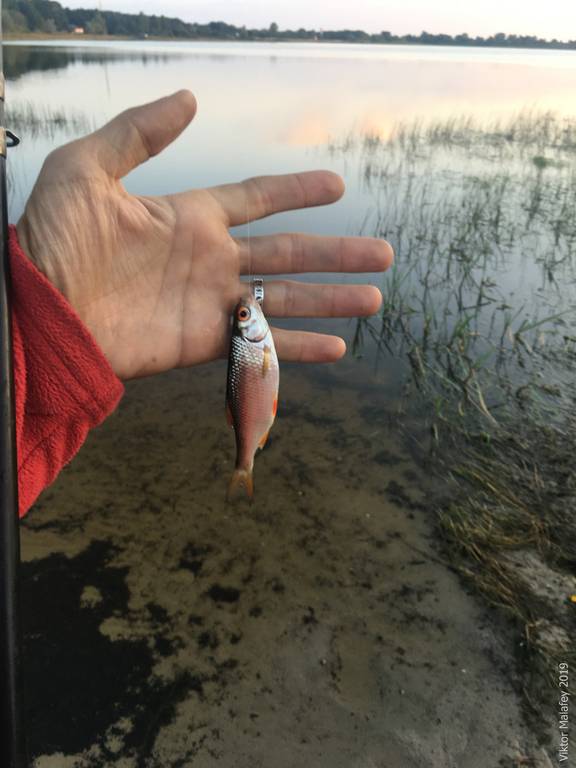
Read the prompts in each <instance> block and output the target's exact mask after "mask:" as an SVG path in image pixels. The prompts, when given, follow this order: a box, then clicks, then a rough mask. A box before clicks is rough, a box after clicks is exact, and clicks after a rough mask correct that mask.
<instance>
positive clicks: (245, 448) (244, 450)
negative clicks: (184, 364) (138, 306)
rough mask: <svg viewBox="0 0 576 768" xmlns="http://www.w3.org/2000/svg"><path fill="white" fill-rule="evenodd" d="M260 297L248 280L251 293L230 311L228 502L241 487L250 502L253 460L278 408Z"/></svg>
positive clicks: (257, 285)
mask: <svg viewBox="0 0 576 768" xmlns="http://www.w3.org/2000/svg"><path fill="white" fill-rule="evenodd" d="M263 298H264V289H263V286H262V281H261V280H257V281H254V294H253V295H246V296H244V297H242V298H241V299H240V301H239V302H238V304H237V305H236V308H235V310H234V317H233V323H232V338H231V340H230V354H229V356H228V379H227V386H226V414H227V418H228V423H229V424H230V425H231V426H232V427H234V434H235V437H236V468H235V470H234V473H233V475H232V478H231V480H230V484H229V486H228V494H227V499H228V500H231V499H233V498H235V497H236V495H237V493H238V492H239V490H240V489H241V488H244V492H245V493H246V495H247V496H248V498H249V499H250V500H251V499H252V497H253V495H254V483H253V479H252V469H253V466H254V456H255V454H256V451H257V450H258V449H259V448H260V449H261V448H264V445H265V444H266V440H267V439H268V434H269V432H270V429H271V427H272V424H273V423H274V419H275V417H276V410H277V408H278V383H279V380H280V371H279V367H278V357H277V356H276V348H275V347H274V339H273V338H272V332H271V331H270V328H269V326H268V322H267V321H266V318H265V317H264V312H263V311H262V306H261V302H262V300H263Z"/></svg>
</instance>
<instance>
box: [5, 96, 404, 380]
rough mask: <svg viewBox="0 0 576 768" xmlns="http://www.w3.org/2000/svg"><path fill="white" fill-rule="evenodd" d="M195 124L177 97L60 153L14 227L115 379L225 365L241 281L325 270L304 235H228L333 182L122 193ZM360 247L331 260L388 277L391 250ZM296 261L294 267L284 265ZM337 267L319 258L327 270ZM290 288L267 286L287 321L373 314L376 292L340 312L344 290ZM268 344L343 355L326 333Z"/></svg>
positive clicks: (317, 242)
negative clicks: (131, 173) (248, 238)
mask: <svg viewBox="0 0 576 768" xmlns="http://www.w3.org/2000/svg"><path fill="white" fill-rule="evenodd" d="M160 110H162V114H160V113H159V112H160ZM170 110H172V112H173V115H172V117H173V120H172V125H173V126H174V125H175V127H172V128H171V129H170V130H168V131H167V130H166V129H165V128H159V127H158V126H159V125H160V126H162V125H166V124H170V123H167V121H166V120H165V116H166V111H170ZM193 114H194V103H193V101H191V96H190V94H188V93H187V92H180V93H178V94H175V96H173V97H168V98H167V99H162V100H160V101H159V102H154V103H153V104H150V105H146V106H144V107H141V108H139V109H136V110H129V111H128V112H126V113H123V114H122V115H120V116H119V117H117V118H116V119H115V120H114V121H112V122H111V123H110V124H108V126H105V127H104V128H103V129H101V130H100V131H97V132H96V133H95V134H92V135H91V136H89V137H87V138H85V139H81V140H79V141H77V142H73V143H72V144H70V145H67V146H65V147H62V148H61V149H58V150H56V151H55V152H53V153H52V154H51V155H50V156H49V158H48V159H47V161H46V163H45V165H44V167H43V169H42V172H41V174H40V177H39V179H38V182H37V184H36V186H35V188H34V191H33V193H32V195H31V198H30V200H29V202H28V205H27V207H26V211H25V213H24V215H23V217H22V219H21V220H20V222H19V223H18V232H19V236H20V241H21V243H22V245H23V247H24V249H25V250H26V251H27V252H28V255H29V256H30V257H31V258H32V260H33V261H34V262H35V263H36V265H37V266H38V267H39V268H40V269H41V270H42V271H43V272H44V273H45V274H46V275H47V277H48V278H49V279H50V280H51V281H52V282H53V284H54V285H55V286H56V287H57V288H58V289H59V290H60V291H61V292H62V293H63V294H64V295H65V296H66V298H67V299H68V300H69V302H70V303H71V304H72V306H73V307H74V308H75V310H76V312H77V313H78V315H79V316H80V318H81V319H82V320H83V321H84V323H85V324H86V326H87V327H88V329H89V330H90V331H91V332H92V334H93V336H94V338H95V339H96V341H97V342H98V344H99V345H100V347H101V348H102V350H103V352H104V354H105V355H106V356H107V358H108V360H109V362H110V363H111V365H112V367H113V369H114V370H115V372H116V374H117V375H118V376H120V377H121V378H126V379H127V378H132V377H134V376H141V375H146V374H150V373H155V372H158V371H163V370H168V369H171V368H174V367H177V366H188V365H193V364H196V363H202V362H207V361H209V360H212V359H215V358H217V357H220V356H222V355H223V354H224V353H225V350H226V346H227V338H228V329H229V317H230V313H231V311H232V309H233V306H234V304H235V303H236V301H237V299H238V297H239V296H240V294H241V291H242V288H241V285H240V274H241V273H242V271H245V272H246V271H252V267H254V270H257V271H258V272H260V273H266V272H270V271H272V272H290V271H304V269H302V267H303V266H304V267H305V264H304V262H305V261H306V258H308V261H309V262H310V265H311V266H312V267H313V268H314V271H321V270H322V268H323V267H322V264H320V263H319V262H320V261H322V254H323V253H325V252H326V250H327V249H329V246H330V243H329V242H328V241H329V240H330V239H329V238H307V237H306V236H290V237H287V236H277V237H276V238H256V239H255V240H256V241H257V242H256V244H254V243H244V242H242V241H240V240H235V239H234V238H233V237H232V236H231V235H230V233H229V227H230V226H232V225H234V224H238V223H242V222H243V221H247V220H251V219H252V218H258V217H260V216H262V215H268V214H269V213H274V212H276V211H280V210H286V209H289V208H291V207H303V205H315V204H322V203H324V202H331V201H333V200H334V199H337V198H338V197H339V196H340V194H341V189H340V183H339V182H338V180H337V178H336V177H334V176H333V174H327V173H322V172H316V173H309V174H299V175H291V176H288V177H267V178H264V179H252V180H249V181H246V182H243V183H242V184H235V185H227V186H222V187H215V188H213V189H211V190H194V191H190V192H186V193H181V194H177V195H168V196H164V197H145V196H132V195H130V194H128V193H127V192H126V190H125V189H124V187H123V186H122V184H121V182H120V180H119V179H120V177H121V176H123V175H125V173H126V172H127V171H128V170H130V169H131V168H132V167H134V166H135V165H136V164H138V163H139V162H142V161H144V160H145V159H147V158H148V157H150V156H151V155H153V154H156V153H157V152H159V151H161V149H162V148H163V147H164V146H165V145H166V144H168V143H170V141H172V140H173V139H174V138H175V135H178V134H179V133H180V132H181V130H183V128H184V127H185V125H187V124H188V122H189V121H190V120H191V119H192V116H193ZM335 179H336V181H335ZM358 240H360V239H359V238H350V239H349V240H348V244H346V243H345V242H344V244H343V243H342V242H341V241H340V240H339V252H338V264H339V265H340V266H341V267H342V266H344V267H345V266H346V265H347V264H348V263H349V262H350V263H351V261H354V263H353V264H352V267H353V270H354V271H360V270H361V269H362V268H364V266H367V267H368V268H371V269H372V270H374V271H375V270H376V269H385V268H386V266H387V265H388V264H389V262H390V260H391V253H390V249H389V248H388V246H387V245H386V244H385V243H384V244H383V243H381V242H378V241H369V240H368V239H362V240H363V241H364V244H366V243H369V244H371V245H370V246H369V247H367V248H365V249H364V250H365V255H364V257H363V258H362V259H359V258H358V253H357V252H358V251H359V247H358V246H359V243H358V242H357V241H358ZM296 251H297V253H298V269H294V268H292V269H291V268H290V267H291V266H292V267H294V264H295V259H294V255H295V252H296ZM333 266H334V259H333V258H332V259H330V258H329V259H328V260H327V262H326V266H325V267H324V268H325V269H327V270H331V267H333ZM248 267H249V268H250V269H248ZM331 271H334V270H331ZM295 285H297V284H290V283H288V282H286V283H281V282H277V283H275V284H270V298H269V299H268V290H267V304H268V307H267V310H268V311H270V310H271V311H272V313H273V314H278V315H286V314H292V315H295V316H298V315H302V314H312V315H314V314H321V315H325V314H331V315H337V314H369V313H370V312H372V311H375V309H376V308H377V305H378V303H379V299H378V298H377V297H376V296H375V295H374V292H375V289H370V288H364V289H363V288H362V287H360V286H358V287H355V288H353V289H351V290H350V289H349V290H348V294H349V296H348V300H347V302H345V303H346V306H345V307H344V304H342V301H343V300H344V294H343V293H342V295H341V296H340V298H338V297H339V294H340V293H341V292H339V290H338V289H336V290H335V289H331V290H330V289H328V291H327V287H326V286H318V287H317V291H318V292H317V294H310V291H309V290H308V293H306V292H305V293H303V294H302V295H301V297H300V299H298V294H297V293H296V292H295V290H294V286H295ZM309 288H310V287H309ZM359 291H363V295H364V299H363V300H360V293H359ZM328 292H329V294H330V301H329V304H330V306H329V307H328V306H327V293H328ZM367 292H371V295H370V297H368V293H367ZM350 295H351V296H352V299H351V300H350ZM295 296H296V298H294V297H295ZM339 302H340V304H341V305H342V306H341V307H340V308H339ZM342 310H344V311H342ZM275 336H278V338H277V346H278V352H279V356H280V357H285V358H287V359H307V360H314V359H318V360H323V359H336V358H337V357H339V356H340V355H341V354H342V351H343V349H342V344H341V343H339V341H338V340H337V339H335V338H334V337H329V336H320V335H318V334H304V333H298V332H292V333H290V334H289V333H287V332H285V331H284V332H282V331H279V332H277V333H275Z"/></svg>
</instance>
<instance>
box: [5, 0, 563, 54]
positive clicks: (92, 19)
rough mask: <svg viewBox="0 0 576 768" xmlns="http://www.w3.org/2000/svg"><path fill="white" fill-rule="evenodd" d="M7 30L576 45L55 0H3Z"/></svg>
mask: <svg viewBox="0 0 576 768" xmlns="http://www.w3.org/2000/svg"><path fill="white" fill-rule="evenodd" d="M2 21H3V28H4V31H5V32H7V33H11V34H17V33H27V32H41V33H46V34H58V33H62V32H73V31H75V30H77V29H78V28H81V29H82V30H83V31H84V32H85V33H86V34H90V35H122V36H127V37H138V38H143V37H148V36H149V37H168V38H170V37H171V38H180V39H182V38H184V39H188V40H197V39H206V38H208V39H214V40H327V41H338V42H347V43H389V44H406V43H408V44H417V45H458V46H462V45H469V46H485V47H497V48H500V47H508V48H564V49H574V50H576V40H571V41H568V42H563V41H560V40H543V39H542V38H539V37H535V36H533V35H506V34H504V33H503V32H500V33H498V34H496V35H492V36H491V37H470V36H469V35H467V34H462V35H455V36H452V35H443V34H440V35H432V34H430V33H429V32H422V33H421V34H419V35H400V36H399V35H393V34H391V33H390V32H386V31H383V32H379V33H377V34H372V35H370V34H368V33H367V32H363V31H362V30H360V29H340V30H314V29H304V28H303V27H302V28H300V29H284V30H281V29H279V28H278V25H277V24H276V23H272V24H270V26H269V27H267V28H266V29H249V28H247V27H235V26H234V25H233V24H226V23H225V22H224V21H211V22H210V23H208V24H196V23H190V22H186V21H182V19H176V18H169V17H167V16H148V15H147V14H144V13H138V14H135V13H118V12H116V11H99V10H96V9H78V10H73V9H70V8H63V7H62V6H61V5H60V3H57V2H53V1H52V0H5V1H4V9H3V11H2Z"/></svg>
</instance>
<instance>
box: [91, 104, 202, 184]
mask: <svg viewBox="0 0 576 768" xmlns="http://www.w3.org/2000/svg"><path fill="white" fill-rule="evenodd" d="M195 114H196V99H195V98H194V96H193V94H192V93H191V92H190V91H187V90H181V91H177V92H176V93H174V94H172V95H171V96H165V97H164V98H162V99H158V100H157V101H152V102H150V103H149V104H143V105H142V106H140V107H133V108H131V109H127V110H126V111H125V112H121V113H120V114H119V115H117V117H115V118H114V119H113V120H111V121H110V122H109V123H106V125H104V126H103V127H102V128H100V129H99V130H97V131H95V132H94V133H92V134H91V135H90V136H87V137H86V139H85V140H84V141H85V142H86V143H87V144H88V145H89V151H90V152H91V153H92V156H93V158H94V160H95V161H96V163H97V164H98V165H99V166H100V167H101V168H102V169H103V170H104V171H106V173H108V174H110V175H111V176H114V177H115V178H117V179H120V178H122V176H126V174H127V173H129V172H130V171H131V170H133V169H134V168H136V166H138V165H140V164H141V163H144V162H146V160H149V159H150V158H151V157H154V155H157V154H158V153H159V152H161V151H162V150H163V149H164V148H165V147H167V146H168V145H169V144H171V143H172V142H173V141H174V139H176V138H177V137H178V136H179V135H180V134H181V133H182V131H183V130H184V128H186V126H187V125H189V123H190V122H191V120H192V118H193V117H194V115H195Z"/></svg>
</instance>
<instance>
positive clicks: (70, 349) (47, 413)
mask: <svg viewBox="0 0 576 768" xmlns="http://www.w3.org/2000/svg"><path fill="white" fill-rule="evenodd" d="M9 252H10V266H11V272H12V339H13V347H14V387H15V395H16V437H17V449H18V493H19V499H20V500H19V505H20V515H24V514H25V513H26V512H27V511H28V509H29V508H30V506H31V505H32V504H33V503H34V501H35V500H36V498H37V497H38V495H39V494H40V492H41V491H42V490H43V489H44V488H45V487H46V486H47V485H49V484H50V483H51V482H52V481H53V480H54V478H55V477H56V476H57V474H58V473H59V471H60V470H61V469H62V467H63V466H64V465H65V464H67V463H68V462H69V461H70V459H71V458H72V457H73V456H74V455H75V454H76V453H77V452H78V450H79V448H80V446H81V445H82V443H83V442H84V440H85V439H86V435H87V434H88V431H89V430H90V429H91V428H92V427H95V426H96V425H97V424H100V422H102V421H103V420H104V419H105V418H106V416H108V415H109V414H110V413H111V412H112V411H113V410H114V408H115V407H116V405H117V404H118V401H119V400H120V398H121V396H122V393H123V391H124V387H123V386H122V383H121V382H120V380H119V379H118V378H117V377H116V375H115V373H114V371H113V370H112V368H111V367H110V365H109V363H108V361H107V360H106V358H105V357H104V355H103V353H102V352H101V350H100V349H99V347H98V346H97V345H96V342H95V341H94V339H93V338H92V336H91V335H90V333H89V332H88V330H87V329H86V328H85V327H84V325H83V324H82V322H81V320H80V319H79V318H78V316H77V315H76V313H75V312H74V310H73V309H72V307H71V306H70V305H69V304H68V302H67V301H66V300H65V299H64V297H63V296H62V294H61V293H59V292H58V291H57V290H56V289H55V288H54V286H53V285H52V284H51V283H50V282H49V281H48V279H47V278H46V277H45V276H44V275H43V274H42V273H41V272H39V270H38V269H36V267H35V266H34V265H33V264H32V262H31V261H30V260H29V259H28V258H27V256H26V255H25V254H24V252H23V251H22V249H21V247H20V245H19V243H18V237H17V234H16V227H13V226H11V227H10V241H9Z"/></svg>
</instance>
